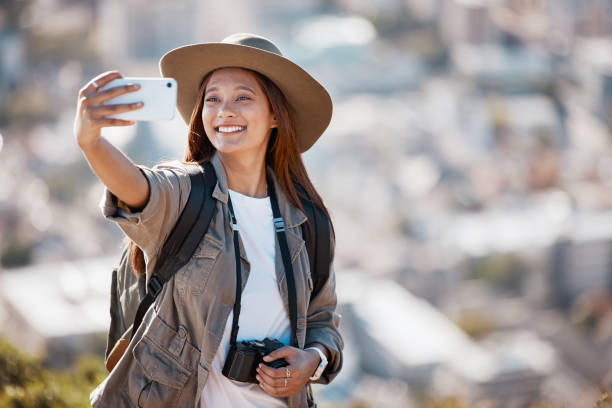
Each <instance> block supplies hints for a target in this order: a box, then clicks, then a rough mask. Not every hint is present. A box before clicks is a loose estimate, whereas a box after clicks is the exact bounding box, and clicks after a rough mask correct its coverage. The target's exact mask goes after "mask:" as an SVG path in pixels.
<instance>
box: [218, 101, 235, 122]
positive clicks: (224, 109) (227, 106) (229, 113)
mask: <svg viewBox="0 0 612 408" xmlns="http://www.w3.org/2000/svg"><path fill="white" fill-rule="evenodd" d="M217 116H218V117H220V118H229V117H235V116H236V113H235V112H234V110H233V109H232V106H231V103H230V102H228V101H224V102H223V103H222V104H221V106H219V110H218V111H217Z"/></svg>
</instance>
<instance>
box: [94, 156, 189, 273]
mask: <svg viewBox="0 0 612 408" xmlns="http://www.w3.org/2000/svg"><path fill="white" fill-rule="evenodd" d="M138 167H139V169H140V171H141V172H142V174H143V175H144V176H145V178H146V179H147V182H148V183H149V191H150V193H149V201H147V204H146V205H145V207H144V208H143V209H142V210H140V211H130V210H129V209H128V208H127V206H126V205H125V204H123V203H121V202H120V200H118V199H117V197H116V196H115V195H114V194H113V193H111V192H110V191H109V190H108V189H105V191H104V196H103V197H102V200H101V202H100V207H101V209H102V214H103V215H104V217H105V218H106V219H108V220H110V221H113V222H115V223H116V224H117V225H118V226H119V228H120V229H121V230H122V231H123V232H124V233H125V235H127V237H128V238H130V239H131V240H132V241H134V243H135V244H136V245H138V247H140V249H142V251H143V252H144V256H145V261H146V264H147V276H150V274H151V271H152V270H153V268H154V265H155V259H157V256H158V255H159V251H161V248H162V246H163V243H164V241H165V240H166V238H167V237H168V235H169V234H170V231H171V230H172V228H173V226H174V224H175V223H176V220H177V219H178V217H179V215H180V213H181V211H182V210H183V208H184V207H185V204H186V202H187V198H188V197H189V192H190V189H191V180H190V179H189V175H188V173H187V171H186V169H185V168H184V167H183V166H182V165H181V164H180V163H179V162H171V163H167V164H163V165H159V166H155V167H153V168H152V169H149V168H147V167H145V166H138Z"/></svg>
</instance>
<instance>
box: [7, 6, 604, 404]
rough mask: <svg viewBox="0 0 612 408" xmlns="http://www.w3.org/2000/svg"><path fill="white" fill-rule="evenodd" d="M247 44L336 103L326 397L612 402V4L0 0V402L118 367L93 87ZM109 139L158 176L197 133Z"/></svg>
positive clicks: (35, 396) (325, 148) (44, 396)
mask: <svg viewBox="0 0 612 408" xmlns="http://www.w3.org/2000/svg"><path fill="white" fill-rule="evenodd" d="M234 32H254V33H259V34H262V35H264V36H266V37H269V38H271V39H273V41H275V42H276V43H277V44H278V45H279V47H280V48H281V50H282V51H283V52H284V54H285V56H287V57H289V58H290V59H292V60H294V61H295V62H297V63H298V64H300V65H301V66H303V67H304V68H305V69H306V70H307V71H309V72H310V73H311V74H312V75H313V76H314V77H316V78H317V79H319V80H320V81H321V82H322V83H323V84H324V85H325V86H326V87H327V89H328V90H329V91H330V93H331V95H332V99H333V101H334V116H333V119H332V123H331V125H330V127H329V129H328V130H327V131H326V133H325V134H324V136H323V137H322V138H321V139H320V141H319V142H318V143H317V144H316V145H315V146H314V148H312V149H311V151H309V152H307V153H306V154H305V155H304V158H305V160H306V163H307V167H308V169H309V171H310V174H311V176H312V178H313V180H314V182H315V185H316V186H317V188H318V189H319V190H320V192H321V193H322V196H323V197H324V198H325V199H326V203H327V205H328V206H329V208H330V210H331V213H332V215H333V217H334V222H335V228H336V232H337V249H336V257H335V270H336V273H337V276H338V283H337V291H338V296H339V302H340V305H339V310H340V313H341V314H342V322H341V331H342V333H343V335H344V339H345V341H346V348H345V357H344V358H345V364H344V368H343V371H342V372H341V374H340V375H339V376H338V378H337V379H336V380H335V381H334V382H333V383H332V384H330V385H329V386H326V387H317V388H316V390H315V391H316V393H317V397H318V401H319V402H320V406H322V407H420V406H424V407H527V406H530V407H593V406H612V403H611V402H610V394H609V392H611V391H612V296H611V291H612V138H611V137H612V2H611V1H610V0H257V1H250V0H233V1H232V2H231V4H229V3H225V2H220V1H212V0H181V1H172V2H170V1H162V0H146V1H145V0H130V1H120V0H80V1H79V0H0V336H1V337H3V338H4V339H6V342H5V343H2V347H0V405H1V406H19V407H29V406H32V407H43V406H44V407H47V406H49V407H51V406H54V407H55V406H87V399H86V398H87V393H88V392H89V391H90V390H91V389H93V387H94V386H95V384H97V382H99V381H100V380H101V378H103V376H104V373H105V372H104V370H103V368H102V363H101V361H102V360H101V356H102V355H103V351H104V347H105V341H106V337H105V336H106V330H107V329H108V323H109V313H108V304H109V287H110V280H111V275H110V272H111V269H112V267H113V266H114V265H115V264H116V263H117V262H118V260H119V257H118V256H119V254H120V249H121V241H122V234H121V232H120V230H119V229H118V228H117V227H115V226H114V225H112V224H111V223H110V222H107V221H105V220H104V219H103V217H102V215H101V212H100V209H99V207H98V202H99V200H100V198H101V194H102V186H101V184H100V183H99V182H98V181H97V179H95V177H94V176H93V173H92V172H91V170H90V169H89V167H88V165H87V163H86V161H85V159H84V158H83V156H82V155H81V153H80V151H79V149H78V148H77V145H76V143H75V139H74V135H73V131H72V125H73V119H74V115H75V111H76V103H77V94H78V90H79V89H80V88H81V87H82V86H83V85H85V84H86V83H87V82H88V81H89V80H90V79H91V78H92V77H94V76H96V75H98V74H99V73H102V72H104V71H107V70H113V69H116V70H119V71H120V72H121V73H122V74H123V75H124V76H159V71H158V66H157V63H158V60H159V58H160V57H161V56H162V55H163V54H164V53H165V52H166V51H168V50H170V49H172V48H175V47H178V46H181V45H184V44H188V43H197V42H209V41H220V40H221V39H222V38H224V37H225V36H227V35H229V34H231V33H234ZM103 134H104V135H105V136H106V137H107V138H109V139H110V140H111V141H113V142H114V143H116V144H117V145H118V146H119V147H120V148H121V149H122V150H123V151H125V152H126V153H127V154H128V155H129V156H130V157H131V158H132V159H133V160H134V161H135V162H136V163H139V164H145V165H149V166H152V165H153V164H155V163H157V162H159V161H162V160H166V159H175V158H181V157H182V154H183V148H184V145H185V141H186V126H185V125H184V123H183V122H182V121H181V119H180V117H179V116H178V115H176V117H175V119H174V120H172V121H168V122H142V123H138V124H137V125H136V126H133V127H129V128H116V129H112V128H107V129H104V131H103ZM14 347H17V348H18V349H19V350H21V351H20V352H17V351H15V350H16V349H14ZM2 350H4V352H3V351H2ZM21 353H23V355H22V354H21ZM29 356H35V357H29ZM83 356H98V357H97V359H96V358H95V357H89V359H88V360H86V361H85V362H84V361H83V358H84V357H83ZM32 359H34V360H32ZM40 364H42V366H40ZM75 367H76V368H75ZM83 367H85V368H83ZM53 373H62V374H53ZM68 373H70V374H68ZM62 376H64V377H62ZM70 376H72V377H70ZM77 377H78V378H79V380H75V378H77ZM35 378H36V379H37V380H36V381H34V379H35ZM61 378H64V380H65V381H66V382H71V381H72V383H71V386H70V387H68V388H66V386H65V385H62V384H64V383H61V382H58V381H60V379H61ZM64 380H62V381H64ZM78 384H81V385H80V387H81V388H82V389H81V390H80V391H74V389H76V387H77V385H78ZM62 387H63V388H62ZM67 389H73V391H70V392H69V391H67ZM75 393H76V394H75ZM72 394H74V395H72ZM67 395H72V396H71V397H70V398H73V399H71V400H70V401H69V402H66V401H68V399H66V398H68V397H67ZM17 400H20V401H22V402H20V404H22V405H17V402H15V401H17ZM23 401H26V402H23ZM50 401H51V402H50ZM53 401H55V402H53ZM55 403H56V404H57V405H53V404H55ZM3 404H4V405H3ZM11 404H13V405H11ZM28 404H29V405H28ZM62 404H63V405H62ZM79 404H80V405H79ZM606 404H610V405H606Z"/></svg>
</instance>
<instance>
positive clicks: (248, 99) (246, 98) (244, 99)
mask: <svg viewBox="0 0 612 408" xmlns="http://www.w3.org/2000/svg"><path fill="white" fill-rule="evenodd" d="M236 100H237V101H250V100H251V98H250V97H248V96H246V95H240V96H239V97H238V98H237V99H236Z"/></svg>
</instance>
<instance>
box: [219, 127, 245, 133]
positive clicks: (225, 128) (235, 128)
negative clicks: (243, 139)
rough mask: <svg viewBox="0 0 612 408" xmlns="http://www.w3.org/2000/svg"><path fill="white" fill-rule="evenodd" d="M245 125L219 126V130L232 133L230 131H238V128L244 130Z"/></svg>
mask: <svg viewBox="0 0 612 408" xmlns="http://www.w3.org/2000/svg"><path fill="white" fill-rule="evenodd" d="M244 129H245V127H243V126H219V132H221V133H232V132H238V131H240V130H244Z"/></svg>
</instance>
